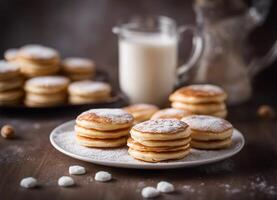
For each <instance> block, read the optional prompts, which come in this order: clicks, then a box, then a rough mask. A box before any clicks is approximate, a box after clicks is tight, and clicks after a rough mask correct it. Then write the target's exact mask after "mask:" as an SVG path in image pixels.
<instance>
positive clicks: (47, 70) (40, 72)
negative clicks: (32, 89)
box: [15, 59, 60, 77]
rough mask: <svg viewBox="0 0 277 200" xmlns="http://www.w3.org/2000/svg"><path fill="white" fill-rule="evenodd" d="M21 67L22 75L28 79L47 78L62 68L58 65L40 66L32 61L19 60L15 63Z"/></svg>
mask: <svg viewBox="0 0 277 200" xmlns="http://www.w3.org/2000/svg"><path fill="white" fill-rule="evenodd" d="M15 62H16V63H17V64H18V65H19V66H20V71H21V73H22V74H23V75H24V76H26V77H36V76H47V75H54V74H56V73H57V72H58V71H59V69H60V67H59V65H58V63H57V64H55V65H49V64H38V63H35V62H32V61H26V60H19V59H17V60H16V61H15Z"/></svg>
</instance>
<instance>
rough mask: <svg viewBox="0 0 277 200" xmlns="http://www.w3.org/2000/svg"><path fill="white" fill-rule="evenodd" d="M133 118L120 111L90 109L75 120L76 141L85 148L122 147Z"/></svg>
mask: <svg viewBox="0 0 277 200" xmlns="http://www.w3.org/2000/svg"><path fill="white" fill-rule="evenodd" d="M133 121H134V118H133V116H132V115H131V114H129V113H127V112H125V111H124V110H122V109H108V108H103V109H91V110H88V111H86V112H83V113H82V114H80V115H79V116H78V117H77V119H76V125H75V133H76V140H77V142H78V143H79V144H80V145H82V146H87V147H101V148H110V147H120V146H124V145H125V144H126V141H127V137H128V135H129V131H130V128H131V126H132V124H133Z"/></svg>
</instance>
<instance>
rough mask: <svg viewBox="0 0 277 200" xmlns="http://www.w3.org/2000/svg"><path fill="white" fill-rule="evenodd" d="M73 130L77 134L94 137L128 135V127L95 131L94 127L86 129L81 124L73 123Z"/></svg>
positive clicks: (106, 137)
mask: <svg viewBox="0 0 277 200" xmlns="http://www.w3.org/2000/svg"><path fill="white" fill-rule="evenodd" d="M74 130H75V132H76V133H77V134H78V135H79V136H84V137H88V138H96V139H112V138H120V137H123V136H127V135H129V129H119V130H114V131H97V130H94V129H87V128H83V127H81V126H78V125H75V128H74Z"/></svg>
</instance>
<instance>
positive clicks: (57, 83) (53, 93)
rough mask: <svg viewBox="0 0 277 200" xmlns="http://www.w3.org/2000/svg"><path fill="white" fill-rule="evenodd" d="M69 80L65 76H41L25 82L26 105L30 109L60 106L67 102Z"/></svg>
mask: <svg viewBox="0 0 277 200" xmlns="http://www.w3.org/2000/svg"><path fill="white" fill-rule="evenodd" d="M68 84H69V79H68V78H66V77H63V76H40V77H35V78H31V79H29V80H28V81H26V82H25V86H24V89H25V91H26V96H25V104H26V105H27V106H30V107H45V106H54V105H60V104H63V103H65V102H66V100H67V87H68Z"/></svg>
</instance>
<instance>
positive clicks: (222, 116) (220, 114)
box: [209, 109, 228, 118]
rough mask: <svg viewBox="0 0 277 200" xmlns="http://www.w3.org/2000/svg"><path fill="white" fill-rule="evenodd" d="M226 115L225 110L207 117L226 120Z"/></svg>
mask: <svg viewBox="0 0 277 200" xmlns="http://www.w3.org/2000/svg"><path fill="white" fill-rule="evenodd" d="M227 114H228V111H227V110H226V109H225V110H221V111H218V112H214V113H210V114H209V115H211V116H214V117H220V118H226V116H227Z"/></svg>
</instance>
